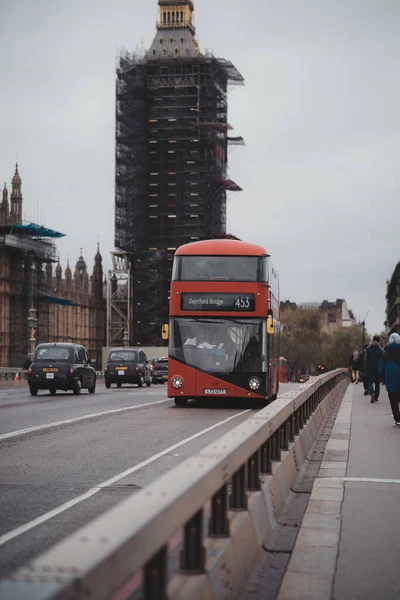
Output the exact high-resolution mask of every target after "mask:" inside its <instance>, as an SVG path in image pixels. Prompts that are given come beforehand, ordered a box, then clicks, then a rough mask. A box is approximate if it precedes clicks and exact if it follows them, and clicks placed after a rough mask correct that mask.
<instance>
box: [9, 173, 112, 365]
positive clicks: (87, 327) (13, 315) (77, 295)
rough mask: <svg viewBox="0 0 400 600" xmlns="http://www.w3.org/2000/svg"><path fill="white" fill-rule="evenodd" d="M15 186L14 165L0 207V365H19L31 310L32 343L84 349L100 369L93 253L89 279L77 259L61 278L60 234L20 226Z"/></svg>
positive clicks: (101, 317) (99, 304) (98, 264)
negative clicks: (67, 344)
mask: <svg viewBox="0 0 400 600" xmlns="http://www.w3.org/2000/svg"><path fill="white" fill-rule="evenodd" d="M21 187H22V181H21V177H20V175H19V172H18V165H17V167H16V170H15V174H14V177H13V179H12V188H11V196H10V198H9V194H8V190H7V186H6V185H5V186H4V189H3V195H2V202H1V203H0V366H3V367H4V366H22V365H23V363H24V361H25V359H26V357H27V354H28V352H29V347H30V344H29V331H28V324H27V318H28V313H29V309H30V308H31V307H33V308H35V309H36V311H37V318H38V326H37V331H36V341H37V343H41V342H49V341H50V342H53V341H54V342H77V343H81V344H84V345H85V346H86V348H87V349H88V350H89V353H90V356H91V358H94V359H96V364H97V365H98V366H99V367H100V366H101V350H102V347H103V346H104V345H105V312H106V306H105V299H104V293H103V268H102V258H101V255H100V252H99V249H98V250H97V254H96V256H95V259H94V269H93V274H92V276H91V277H90V276H89V273H88V269H87V266H86V263H85V261H84V259H83V257H82V256H80V258H79V260H78V262H77V263H76V267H75V271H74V275H72V271H71V269H70V267H69V265H68V266H67V268H66V269H65V276H64V277H63V273H62V269H61V265H60V264H59V262H58V259H57V249H56V246H55V240H56V239H57V238H60V237H62V235H63V234H61V233H58V232H56V231H53V230H51V229H48V228H46V227H43V226H40V225H36V224H34V223H23V221H22V192H21ZM55 265H56V266H55ZM54 267H55V268H54Z"/></svg>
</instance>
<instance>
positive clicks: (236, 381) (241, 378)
mask: <svg viewBox="0 0 400 600" xmlns="http://www.w3.org/2000/svg"><path fill="white" fill-rule="evenodd" d="M279 311H280V305H279V280H278V275H277V273H276V272H275V270H274V269H273V267H272V264H271V260H270V257H269V255H268V253H267V251H266V250H265V249H264V248H262V247H261V246H256V245H255V244H250V243H247V242H242V241H239V240H206V241H202V242H193V243H191V244H186V245H184V246H181V247H180V248H178V250H177V251H176V253H175V258H174V266H173V274H172V282H171V295H170V322H169V365H168V396H169V397H170V398H174V399H175V404H176V405H177V406H184V405H186V403H187V401H188V400H189V399H191V398H192V399H204V398H221V397H226V398H246V399H247V400H251V401H255V403H257V404H259V405H260V406H262V405H265V404H268V403H269V402H271V401H272V400H274V399H275V398H276V396H277V393H278V387H279V329H280V327H279Z"/></svg>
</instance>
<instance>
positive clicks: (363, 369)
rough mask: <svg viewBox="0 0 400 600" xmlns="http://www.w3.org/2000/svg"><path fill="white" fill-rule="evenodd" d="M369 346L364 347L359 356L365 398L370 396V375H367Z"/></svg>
mask: <svg viewBox="0 0 400 600" xmlns="http://www.w3.org/2000/svg"><path fill="white" fill-rule="evenodd" d="M367 348H368V344H365V345H364V348H363V351H362V352H360V354H359V355H358V369H359V371H360V377H361V381H362V383H363V386H364V396H369V385H368V373H367V353H366V352H365V351H366V349H367Z"/></svg>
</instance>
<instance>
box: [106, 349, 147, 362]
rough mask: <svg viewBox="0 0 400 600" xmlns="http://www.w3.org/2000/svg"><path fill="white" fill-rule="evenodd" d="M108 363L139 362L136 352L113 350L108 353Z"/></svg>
mask: <svg viewBox="0 0 400 600" xmlns="http://www.w3.org/2000/svg"><path fill="white" fill-rule="evenodd" d="M108 361H109V362H139V353H138V352H137V351H136V350H115V351H113V352H110V357H109V359H108Z"/></svg>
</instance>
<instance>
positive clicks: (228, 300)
mask: <svg viewBox="0 0 400 600" xmlns="http://www.w3.org/2000/svg"><path fill="white" fill-rule="evenodd" d="M255 308H256V296H255V294H229V293H224V292H221V293H219V294H211V293H208V292H207V293H206V292H205V293H194V294H190V293H188V292H183V293H182V300H181V310H191V311H197V310H198V311H203V312H206V311H208V312H209V311H214V312H218V311H225V312H228V311H229V312H254V311H255Z"/></svg>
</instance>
